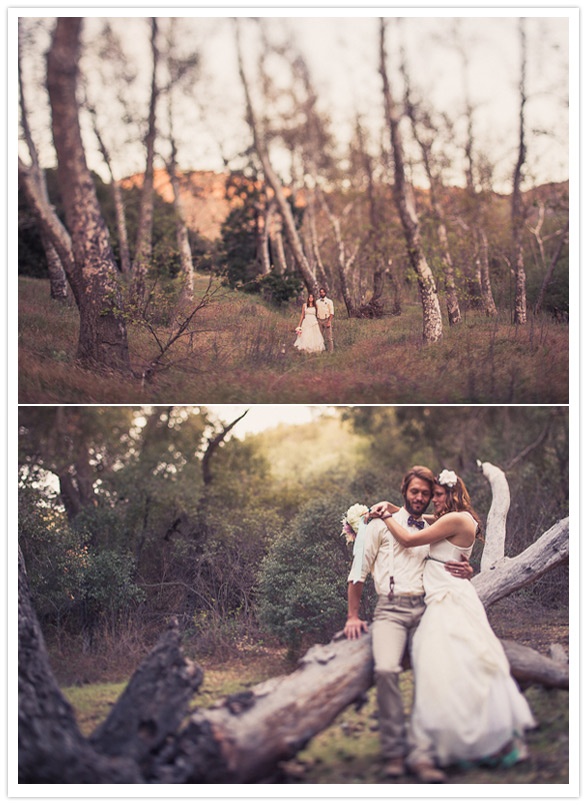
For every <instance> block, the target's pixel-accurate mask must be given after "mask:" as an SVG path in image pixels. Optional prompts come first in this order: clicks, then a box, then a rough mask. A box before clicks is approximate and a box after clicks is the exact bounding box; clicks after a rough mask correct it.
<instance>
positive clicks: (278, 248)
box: [269, 215, 287, 274]
mask: <svg viewBox="0 0 587 805" xmlns="http://www.w3.org/2000/svg"><path fill="white" fill-rule="evenodd" d="M272 221H273V228H272V231H271V232H270V233H269V240H270V242H271V251H272V253H273V254H274V255H275V257H276V259H277V266H275V265H274V268H277V269H278V271H279V273H280V274H285V272H286V271H287V258H286V256H285V249H284V248H283V237H282V234H281V219H280V218H278V217H277V216H275V215H274V216H273V219H272Z"/></svg>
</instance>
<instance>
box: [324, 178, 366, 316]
mask: <svg viewBox="0 0 587 805" xmlns="http://www.w3.org/2000/svg"><path fill="white" fill-rule="evenodd" d="M316 196H317V198H318V201H319V202H320V206H321V207H322V210H323V211H324V213H325V214H326V217H327V218H328V220H329V221H330V226H331V228H332V232H333V234H334V239H335V241H336V267H337V270H338V280H339V282H340V292H341V293H342V298H343V300H344V304H345V307H346V311H347V316H348V317H349V319H350V318H351V317H352V316H353V315H354V313H355V306H354V304H353V300H352V298H351V293H350V289H349V282H348V280H349V272H350V269H351V268H352V265H353V263H354V262H355V259H356V257H357V253H358V246H356V248H355V250H354V252H352V253H351V254H347V248H346V244H345V242H344V240H343V238H342V233H341V229H340V219H339V217H338V216H336V215H334V213H333V212H332V210H331V209H330V205H329V204H328V201H327V200H326V197H325V196H324V193H323V192H322V190H321V189H320V188H319V187H318V185H316Z"/></svg>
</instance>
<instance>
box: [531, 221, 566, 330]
mask: <svg viewBox="0 0 587 805" xmlns="http://www.w3.org/2000/svg"><path fill="white" fill-rule="evenodd" d="M568 234H569V222H568V221H567V223H566V225H565V228H564V230H563V233H562V235H561V236H560V239H559V241H558V243H557V246H556V249H555V252H554V254H553V255H552V260H551V261H550V265H549V266H548V271H547V272H546V274H545V275H544V280H543V281H542V285H541V287H540V293H539V294H538V299H537V300H536V304H535V306H534V315H535V316H537V315H538V314H539V313H540V311H541V310H542V305H543V304H544V294H545V293H546V289H547V288H548V283H549V282H550V280H551V279H552V275H553V273H554V269H555V268H556V264H557V263H558V261H559V259H560V256H561V253H562V250H563V246H564V245H565V242H566V240H567V236H568Z"/></svg>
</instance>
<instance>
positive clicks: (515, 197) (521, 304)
mask: <svg viewBox="0 0 587 805" xmlns="http://www.w3.org/2000/svg"><path fill="white" fill-rule="evenodd" d="M518 31H519V36H520V83H519V92H520V115H519V121H520V123H519V141H518V160H517V162H516V167H515V169H514V177H513V192H512V248H513V255H512V266H513V270H514V277H515V286H516V291H515V299H514V323H515V324H526V320H527V314H526V270H525V268H524V217H525V212H524V202H523V199H522V188H521V185H522V179H523V168H524V163H525V162H526V123H525V110H526V102H527V100H528V99H527V96H526V67H527V59H526V27H525V21H524V19H523V18H522V19H520V20H519V23H518Z"/></svg>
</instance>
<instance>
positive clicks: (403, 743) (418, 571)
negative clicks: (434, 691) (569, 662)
mask: <svg viewBox="0 0 587 805" xmlns="http://www.w3.org/2000/svg"><path fill="white" fill-rule="evenodd" d="M434 482H435V481H434V473H433V472H432V470H429V469H428V467H422V466H415V467H412V468H411V469H410V470H408V472H407V473H406V474H405V475H404V478H403V481H402V485H401V493H402V496H403V499H404V505H403V506H402V507H401V508H400V509H399V511H397V512H396V513H395V514H393V515H391V516H392V517H393V518H394V519H396V520H397V522H398V523H399V524H400V525H402V526H403V527H404V528H406V529H407V530H408V531H410V533H415V532H416V531H419V530H421V529H422V528H427V526H428V523H427V522H426V521H425V520H424V519H423V517H422V515H423V514H424V513H425V511H426V509H427V508H428V504H429V503H430V500H431V498H432V492H433V489H434ZM363 535H364V543H362V547H361V550H359V551H357V552H356V553H355V558H354V560H353V565H352V567H351V572H350V574H349V577H348V616H347V620H346V624H345V627H344V634H345V635H346V637H347V638H348V639H349V640H352V639H355V638H358V637H360V636H361V633H362V632H363V631H368V627H367V624H366V623H365V621H363V620H361V619H360V618H359V605H360V602H361V595H362V592H363V585H364V582H365V579H366V578H367V575H368V574H369V573H371V575H372V576H373V581H374V583H375V590H376V592H377V594H378V600H377V606H376V608H375V613H374V615H373V624H372V627H371V635H372V645H373V660H374V663H375V683H376V686H377V705H378V709H379V736H380V741H381V751H382V755H383V759H384V763H385V765H384V774H385V776H387V777H392V778H397V777H401V776H402V775H404V774H405V773H406V766H407V767H408V768H409V770H411V771H412V772H414V773H415V774H416V775H417V776H418V779H419V780H420V782H422V783H443V782H445V781H446V776H445V774H444V772H442V771H441V770H440V769H438V768H436V766H435V765H434V763H433V760H432V758H431V756H430V751H429V749H428V748H426V747H423V746H418V744H417V741H416V739H415V737H414V735H413V734H412V732H411V730H410V729H409V725H408V727H406V723H405V718H404V708H403V702H402V696H401V691H400V686H399V675H400V672H401V670H402V659H403V656H404V652H405V650H406V647H407V648H408V649H410V647H411V642H412V638H413V635H414V632H415V631H416V628H417V626H418V623H419V621H420V618H421V617H422V615H423V613H424V609H425V604H424V584H423V575H424V566H425V564H426V557H427V556H428V549H429V546H428V545H421V546H418V547H414V548H403V547H402V546H401V545H400V544H399V542H398V541H397V540H396V539H395V538H394V537H393V536H392V534H391V532H390V531H389V529H388V528H387V526H386V525H385V522H384V521H383V519H381V518H378V519H371V520H369V522H368V524H367V526H366V527H365V529H364V531H363ZM446 570H447V571H448V572H449V573H451V574H452V575H453V576H456V577H458V578H461V579H470V578H471V577H472V575H473V569H472V567H471V566H470V564H469V563H468V562H467V561H464V562H447V564H446ZM416 684H417V681H416Z"/></svg>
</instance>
